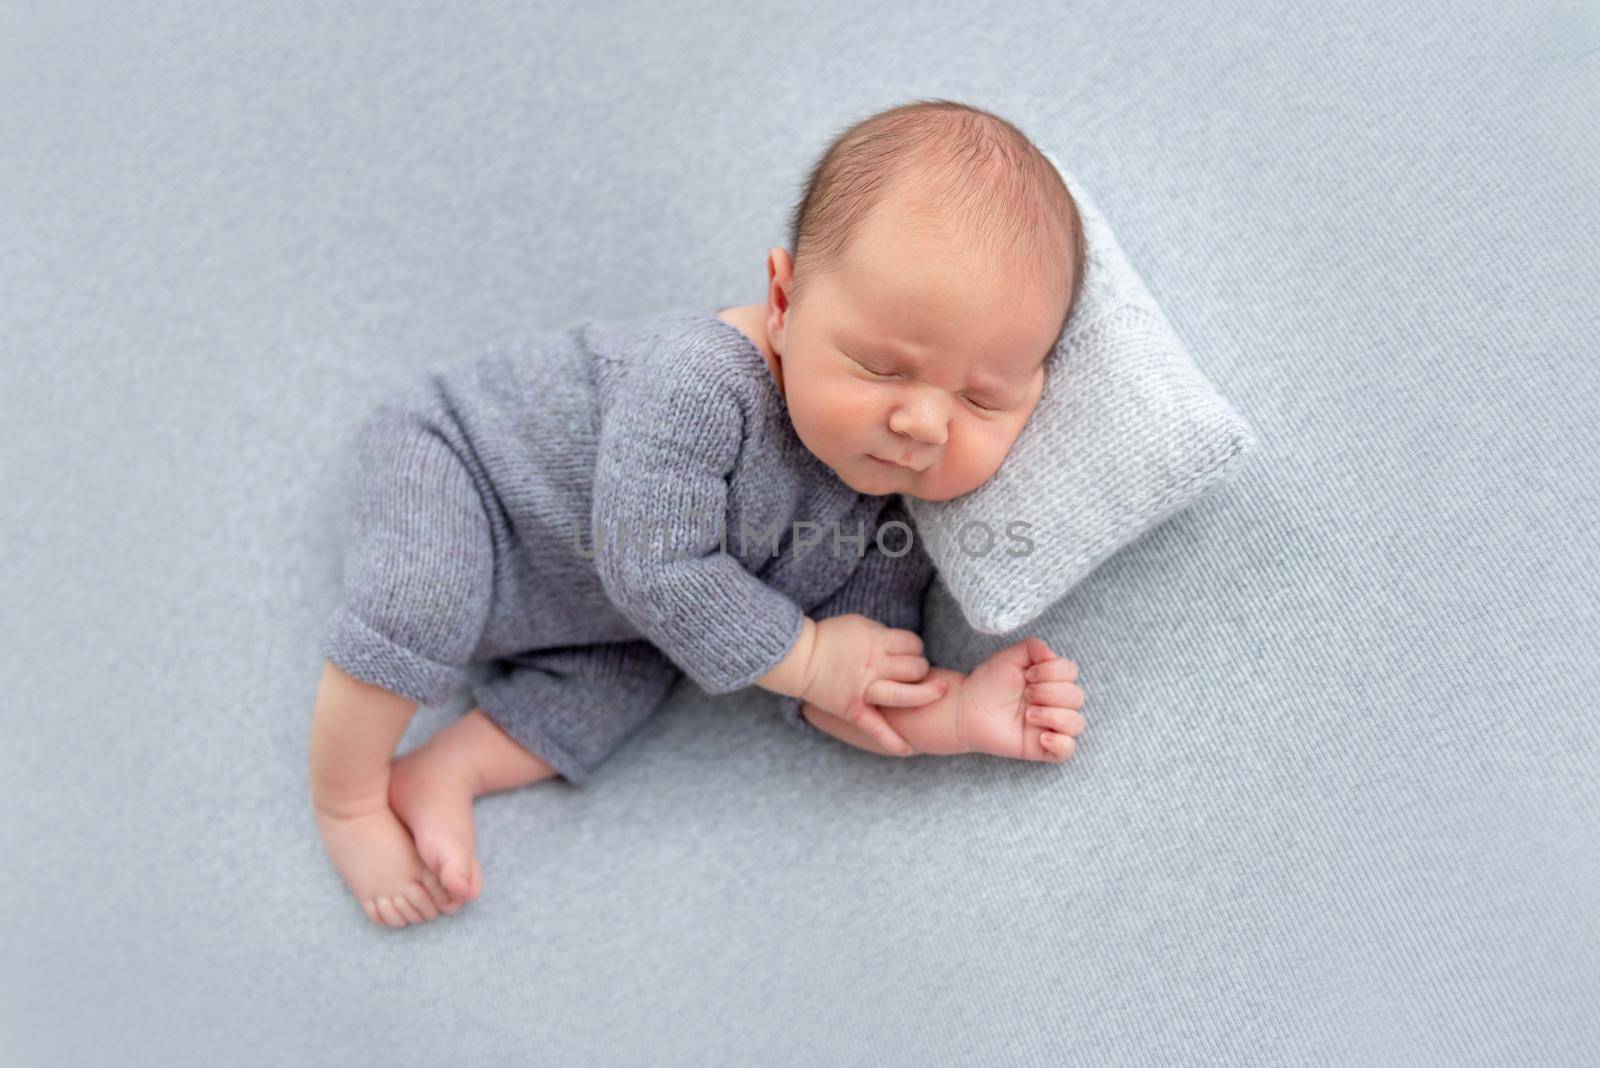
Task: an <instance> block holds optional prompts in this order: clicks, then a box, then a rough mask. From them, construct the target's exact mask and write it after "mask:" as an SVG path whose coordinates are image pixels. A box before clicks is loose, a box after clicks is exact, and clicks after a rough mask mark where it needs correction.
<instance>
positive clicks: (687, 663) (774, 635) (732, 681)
mask: <svg viewBox="0 0 1600 1068" xmlns="http://www.w3.org/2000/svg"><path fill="white" fill-rule="evenodd" d="M771 600H772V601H773V603H774V604H775V606H776V610H775V611H773V612H755V613H750V614H746V615H743V616H741V618H740V619H739V620H738V621H737V623H735V621H734V620H731V619H730V620H727V621H725V622H726V624H727V625H726V628H725V629H723V630H722V633H721V634H720V635H717V636H714V637H712V639H711V640H710V641H709V642H707V643H706V644H704V645H702V646H701V647H700V648H699V649H698V650H695V652H697V653H699V654H700V655H696V656H690V655H687V654H688V653H689V650H686V649H685V650H674V649H667V650H666V651H667V652H668V653H669V654H670V653H674V652H676V653H677V657H676V658H675V659H677V662H678V666H679V667H680V668H681V669H682V670H683V673H684V674H685V675H688V676H689V677H690V678H691V679H692V680H693V681H694V683H695V685H697V686H699V687H700V688H701V689H702V690H704V691H705V692H706V693H708V694H723V693H732V692H733V691H735V690H742V689H743V688H745V687H746V686H750V685H753V684H754V683H755V682H756V680H757V679H760V678H761V677H763V676H764V675H766V674H767V672H769V671H771V670H772V669H773V668H775V667H777V666H778V664H779V663H780V662H781V661H782V660H783V658H784V657H786V656H788V655H789V652H790V651H791V650H792V649H793V648H794V645H795V642H797V641H799V640H800V634H801V630H802V628H803V626H804V623H805V616H806V614H805V612H803V611H802V610H801V609H800V606H799V605H798V604H795V603H794V602H793V601H791V600H789V599H788V598H787V597H783V596H781V595H778V594H776V593H774V595H773V597H772V598H771Z"/></svg>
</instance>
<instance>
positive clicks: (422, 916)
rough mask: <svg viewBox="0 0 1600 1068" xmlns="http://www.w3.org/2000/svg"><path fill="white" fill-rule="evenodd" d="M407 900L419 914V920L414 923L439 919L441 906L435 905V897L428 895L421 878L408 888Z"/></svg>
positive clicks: (412, 882)
mask: <svg viewBox="0 0 1600 1068" xmlns="http://www.w3.org/2000/svg"><path fill="white" fill-rule="evenodd" d="M405 900H406V901H407V902H408V903H409V904H410V905H411V908H412V909H413V910H414V911H415V912H416V913H417V919H416V920H413V921H412V922H413V923H419V922H421V921H423V920H434V919H438V918H439V906H437V905H435V904H434V903H433V897H432V896H431V895H430V894H429V893H428V888H427V887H426V886H423V885H422V879H421V878H420V877H419V878H417V879H413V880H412V881H411V885H410V886H408V887H406V889H405Z"/></svg>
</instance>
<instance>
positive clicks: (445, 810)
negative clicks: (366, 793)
mask: <svg viewBox="0 0 1600 1068" xmlns="http://www.w3.org/2000/svg"><path fill="white" fill-rule="evenodd" d="M555 774H556V770H555V769H554V768H552V767H551V766H550V765H549V764H548V763H546V762H545V761H544V760H543V759H541V758H540V757H538V756H536V755H535V754H533V753H531V752H529V751H528V750H527V749H524V748H523V747H522V746H521V745H519V744H518V743H517V742H515V741H514V740H512V738H511V736H510V735H508V734H506V732H505V731H503V730H501V729H500V728H499V727H498V726H496V725H495V723H494V721H493V720H491V719H489V717H487V716H485V715H484V714H483V710H482V709H478V708H474V709H473V710H472V711H471V712H468V713H467V714H466V715H464V716H462V717H461V718H460V719H458V720H456V721H455V722H454V723H452V724H451V725H450V726H448V727H446V728H444V729H443V730H441V731H439V732H438V733H437V734H435V735H434V736H433V737H431V738H429V739H428V740H427V741H426V742H424V743H422V744H421V745H420V746H418V747H417V748H415V749H413V750H411V751H410V752H409V753H407V754H406V755H405V756H403V757H401V758H400V759H399V760H396V761H395V762H394V768H393V771H392V772H391V774H390V776H389V804H390V805H391V806H393V808H394V811H395V812H396V813H397V814H398V815H399V816H400V819H401V820H402V821H403V822H404V823H405V825H406V826H407V827H408V828H410V830H411V835H412V837H413V838H414V839H415V840H416V843H417V852H418V853H419V854H421V856H422V859H423V861H424V862H425V863H426V864H427V865H428V867H429V869H431V870H432V871H433V872H435V873H437V874H438V876H439V880H440V882H442V883H443V884H444V887H445V889H446V890H448V891H450V893H451V894H453V895H455V897H457V898H458V899H460V900H462V901H471V900H472V899H473V898H475V897H477V896H478V895H479V894H480V893H482V892H483V866H482V865H481V864H480V863H479V862H478V856H477V840H476V837H477V836H476V833H475V830H474V828H473V823H472V802H473V800H474V799H475V798H478V797H481V796H482V795H484V794H492V793H498V792H499V791H501V790H515V789H518V788H519V787H523V786H528V785H531V784H532V783H536V782H538V781H539V780H541V779H548V778H551V777H552V776H554V775H555Z"/></svg>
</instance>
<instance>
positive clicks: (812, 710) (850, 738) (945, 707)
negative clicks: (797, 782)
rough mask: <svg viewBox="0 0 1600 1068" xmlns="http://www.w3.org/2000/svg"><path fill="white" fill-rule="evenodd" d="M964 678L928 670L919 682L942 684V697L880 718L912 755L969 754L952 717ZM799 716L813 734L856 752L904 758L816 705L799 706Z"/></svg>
mask: <svg viewBox="0 0 1600 1068" xmlns="http://www.w3.org/2000/svg"><path fill="white" fill-rule="evenodd" d="M965 678H966V676H965V675H963V674H961V672H959V671H951V670H949V669H948V668H941V667H935V668H929V669H928V674H927V675H926V676H925V677H924V679H923V681H924V682H943V683H945V691H944V693H943V694H942V695H941V696H940V697H938V698H937V699H935V700H933V701H931V702H929V703H928V704H925V705H920V706H918V707H915V708H885V709H884V710H883V718H884V719H886V720H888V721H889V726H891V727H893V728H894V730H895V733H896V734H898V735H900V737H902V738H904V739H905V740H906V741H907V742H908V743H909V744H910V746H911V748H912V751H913V752H914V753H919V754H920V753H930V754H934V755H938V756H947V755H950V754H953V753H965V752H969V751H970V750H969V749H968V748H967V747H966V746H963V745H962V744H961V740H960V738H959V736H958V731H957V726H958V725H959V723H960V717H959V716H957V715H956V709H955V702H956V701H957V700H958V699H959V697H958V693H959V691H960V688H961V682H962V680H963V679H965ZM800 714H801V715H802V716H804V717H805V719H806V722H807V723H810V724H811V725H812V726H813V727H815V728H816V729H817V730H819V731H822V732H823V733H824V734H831V735H832V736H833V737H835V738H837V739H839V740H840V741H841V742H845V743H847V744H849V745H853V746H855V747H856V748H857V749H865V750H867V751H868V752H872V753H877V754H878V755H879V756H905V755H907V754H905V753H900V752H895V751H893V750H890V749H887V748H885V747H884V746H883V745H881V744H880V743H879V742H877V741H876V740H875V739H874V738H873V737H872V735H870V734H868V733H867V732H866V731H864V730H862V729H861V728H860V727H857V726H856V725H855V724H854V723H851V722H850V721H848V720H845V719H841V718H840V717H838V716H834V715H830V714H828V713H827V712H824V711H823V710H822V709H820V708H818V707H817V706H816V705H813V704H810V703H806V702H802V703H801V705H800Z"/></svg>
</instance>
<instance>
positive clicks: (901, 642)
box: [883, 627, 922, 656]
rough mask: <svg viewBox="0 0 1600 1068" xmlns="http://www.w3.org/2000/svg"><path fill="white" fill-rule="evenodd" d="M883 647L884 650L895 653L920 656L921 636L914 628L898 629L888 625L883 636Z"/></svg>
mask: <svg viewBox="0 0 1600 1068" xmlns="http://www.w3.org/2000/svg"><path fill="white" fill-rule="evenodd" d="M883 648H884V651H885V652H889V653H895V654H897V655H902V656H921V655H922V636H921V635H919V634H918V633H917V632H916V631H914V630H900V629H897V628H895V627H889V628H888V631H887V633H886V634H884V636H883Z"/></svg>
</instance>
